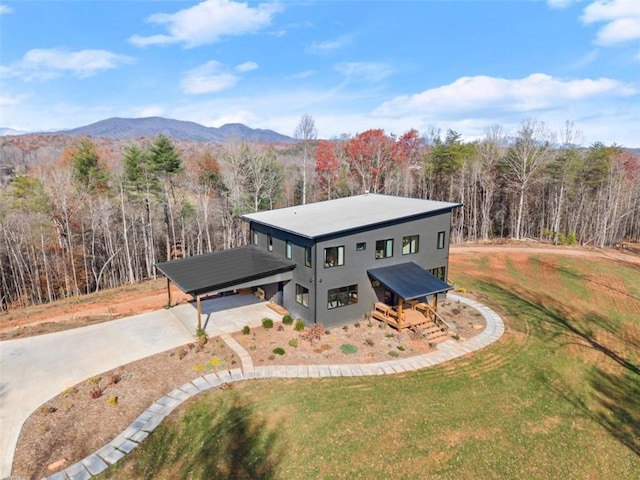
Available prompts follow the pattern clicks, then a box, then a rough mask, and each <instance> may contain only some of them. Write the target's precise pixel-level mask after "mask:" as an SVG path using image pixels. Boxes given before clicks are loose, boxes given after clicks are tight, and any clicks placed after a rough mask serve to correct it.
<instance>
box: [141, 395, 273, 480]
mask: <svg viewBox="0 0 640 480" xmlns="http://www.w3.org/2000/svg"><path fill="white" fill-rule="evenodd" d="M219 398H220V397H218V398H217V399H216V400H215V401H213V402H208V401H207V402H198V403H195V404H193V405H191V406H190V407H188V409H187V411H186V412H185V414H184V416H183V417H182V418H181V419H180V420H179V421H178V423H173V424H169V425H166V426H165V425H161V426H160V427H159V428H158V429H156V431H155V432H154V433H153V434H152V435H151V436H150V437H149V440H148V441H147V442H145V444H144V445H143V448H142V449H141V450H140V451H139V452H137V455H136V456H135V464H134V466H133V468H134V471H135V473H136V474H138V475H141V476H142V477H143V478H145V479H154V478H158V475H159V474H162V475H164V474H166V475H168V476H167V477H166V478H181V479H183V478H184V479H186V478H189V479H192V478H193V479H216V478H234V479H247V480H248V479H263V480H268V479H271V478H273V477H274V476H275V474H276V472H277V470H278V466H279V464H280V461H281V457H282V454H281V451H280V449H279V447H278V442H277V440H278V436H279V434H278V431H277V429H269V428H268V426H267V425H266V422H265V421H264V420H261V419H258V418H257V417H256V415H255V412H254V410H253V407H252V406H250V405H246V404H242V403H241V401H240V400H239V398H238V396H237V395H233V396H232V398H227V399H226V400H224V401H223V400H220V399H219ZM163 478H164V477H163Z"/></svg>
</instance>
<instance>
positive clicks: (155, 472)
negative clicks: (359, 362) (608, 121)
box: [102, 253, 640, 479]
mask: <svg viewBox="0 0 640 480" xmlns="http://www.w3.org/2000/svg"><path fill="white" fill-rule="evenodd" d="M451 277H452V278H453V280H454V281H455V282H456V286H458V287H465V288H466V289H468V290H471V291H473V292H476V293H478V294H480V295H481V296H482V301H484V302H485V303H486V304H488V305H489V306H491V307H492V308H494V309H495V310H496V311H498V312H499V313H500V314H501V315H502V316H503V318H504V320H505V323H506V325H507V332H506V333H505V335H504V337H503V338H502V339H501V340H500V341H499V342H497V343H496V344H493V345H491V346H489V347H487V348H486V349H484V350H481V351H479V352H476V353H475V354H473V355H471V356H469V357H465V358H461V359H459V360H457V361H453V362H450V363H447V364H445V365H442V366H439V367H435V368H431V369H426V370H422V371H419V372H415V373H411V374H405V375H398V376H384V377H372V378H366V377H365V378H341V379H315V380H295V381H294V380H264V381H251V382H243V383H239V384H235V385H234V388H233V389H228V390H225V391H218V392H214V393H212V394H205V395H202V396H201V397H199V398H196V399H194V400H192V401H190V402H189V403H188V404H186V405H184V406H183V407H181V409H180V410H179V411H177V412H175V413H174V414H173V415H172V416H171V417H169V419H167V421H166V422H165V424H163V425H162V426H161V427H160V428H159V429H158V430H156V432H154V433H153V434H152V435H151V437H150V438H149V439H147V440H146V441H145V442H144V443H143V444H142V445H141V446H140V447H138V449H136V451H134V453H133V454H132V455H130V456H128V457H127V458H126V459H125V460H124V461H123V462H121V463H119V464H118V465H117V466H116V467H114V468H112V469H111V470H108V471H107V472H105V473H106V474H104V475H103V476H102V478H122V479H135V478H148V479H160V478H166V479H169V478H171V479H173V478H196V479H211V478H247V479H249V478H252V479H254V478H265V479H266V478H274V479H294V478H295V479H316V478H322V479H329V478H331V479H338V478H344V479H355V478H363V479H377V478H379V479H388V478H394V479H396V478H398V479H402V478H406V479H415V478H434V479H460V478H473V479H485V478H500V479H505V478H514V479H515V478H518V479H520V478H527V479H586V478H588V479H612V478H615V479H638V478H640V473H639V472H640V358H639V355H640V353H639V352H640V291H639V290H640V288H639V286H640V270H639V269H638V268H637V267H631V266H628V265H626V264H620V263H615V262H612V261H604V260H598V259H587V258H577V257H563V256H558V255H547V256H535V255H530V254H522V253H504V254H503V253H500V254H495V253H493V254H491V256H483V255H479V254H477V253H474V254H471V253H469V254H465V253H457V254H455V255H452V258H451Z"/></svg>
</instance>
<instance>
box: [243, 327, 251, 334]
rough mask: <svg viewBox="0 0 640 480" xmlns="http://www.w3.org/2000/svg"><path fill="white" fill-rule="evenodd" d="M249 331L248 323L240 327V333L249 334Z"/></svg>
mask: <svg viewBox="0 0 640 480" xmlns="http://www.w3.org/2000/svg"><path fill="white" fill-rule="evenodd" d="M249 332H251V329H250V328H249V325H245V326H244V327H242V334H243V335H249Z"/></svg>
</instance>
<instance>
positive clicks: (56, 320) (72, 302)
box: [0, 279, 191, 340]
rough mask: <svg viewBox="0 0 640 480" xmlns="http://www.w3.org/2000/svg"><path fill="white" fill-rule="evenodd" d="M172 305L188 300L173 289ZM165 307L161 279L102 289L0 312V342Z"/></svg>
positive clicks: (163, 285)
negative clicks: (80, 295) (79, 295)
mask: <svg viewBox="0 0 640 480" xmlns="http://www.w3.org/2000/svg"><path fill="white" fill-rule="evenodd" d="M171 294H172V297H173V303H174V304H178V303H185V302H187V301H189V300H190V299H191V297H190V296H188V295H185V294H184V293H182V292H181V291H180V290H179V289H178V288H176V287H175V286H174V287H172V289H171ZM166 305H167V284H166V280H164V279H157V280H149V281H145V282H142V283H139V284H136V285H127V286H123V287H119V288H113V289H109V290H103V291H101V292H97V293H91V294H88V295H84V296H82V297H74V298H66V299H64V300H58V301H55V302H52V303H49V304H43V305H33V306H30V307H26V308H22V307H19V308H16V309H12V310H9V311H8V312H3V313H0V340H10V339H12V338H21V337H30V336H33V335H41V334H45V333H51V332H55V331H60V330H68V329H70V328H77V327H83V326H86V325H90V324H94V323H101V322H107V321H110V320H115V319H117V318H122V317H126V316H130V315H135V314H138V313H144V312H149V311H153V310H159V309H161V308H164V307H165V306H166Z"/></svg>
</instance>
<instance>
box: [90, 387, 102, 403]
mask: <svg viewBox="0 0 640 480" xmlns="http://www.w3.org/2000/svg"><path fill="white" fill-rule="evenodd" d="M103 393H104V390H103V389H102V388H100V387H97V386H96V387H93V388H92V389H91V391H90V392H89V395H90V396H91V398H93V399H94V400H95V399H96V398H100V397H101V396H102V394H103Z"/></svg>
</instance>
